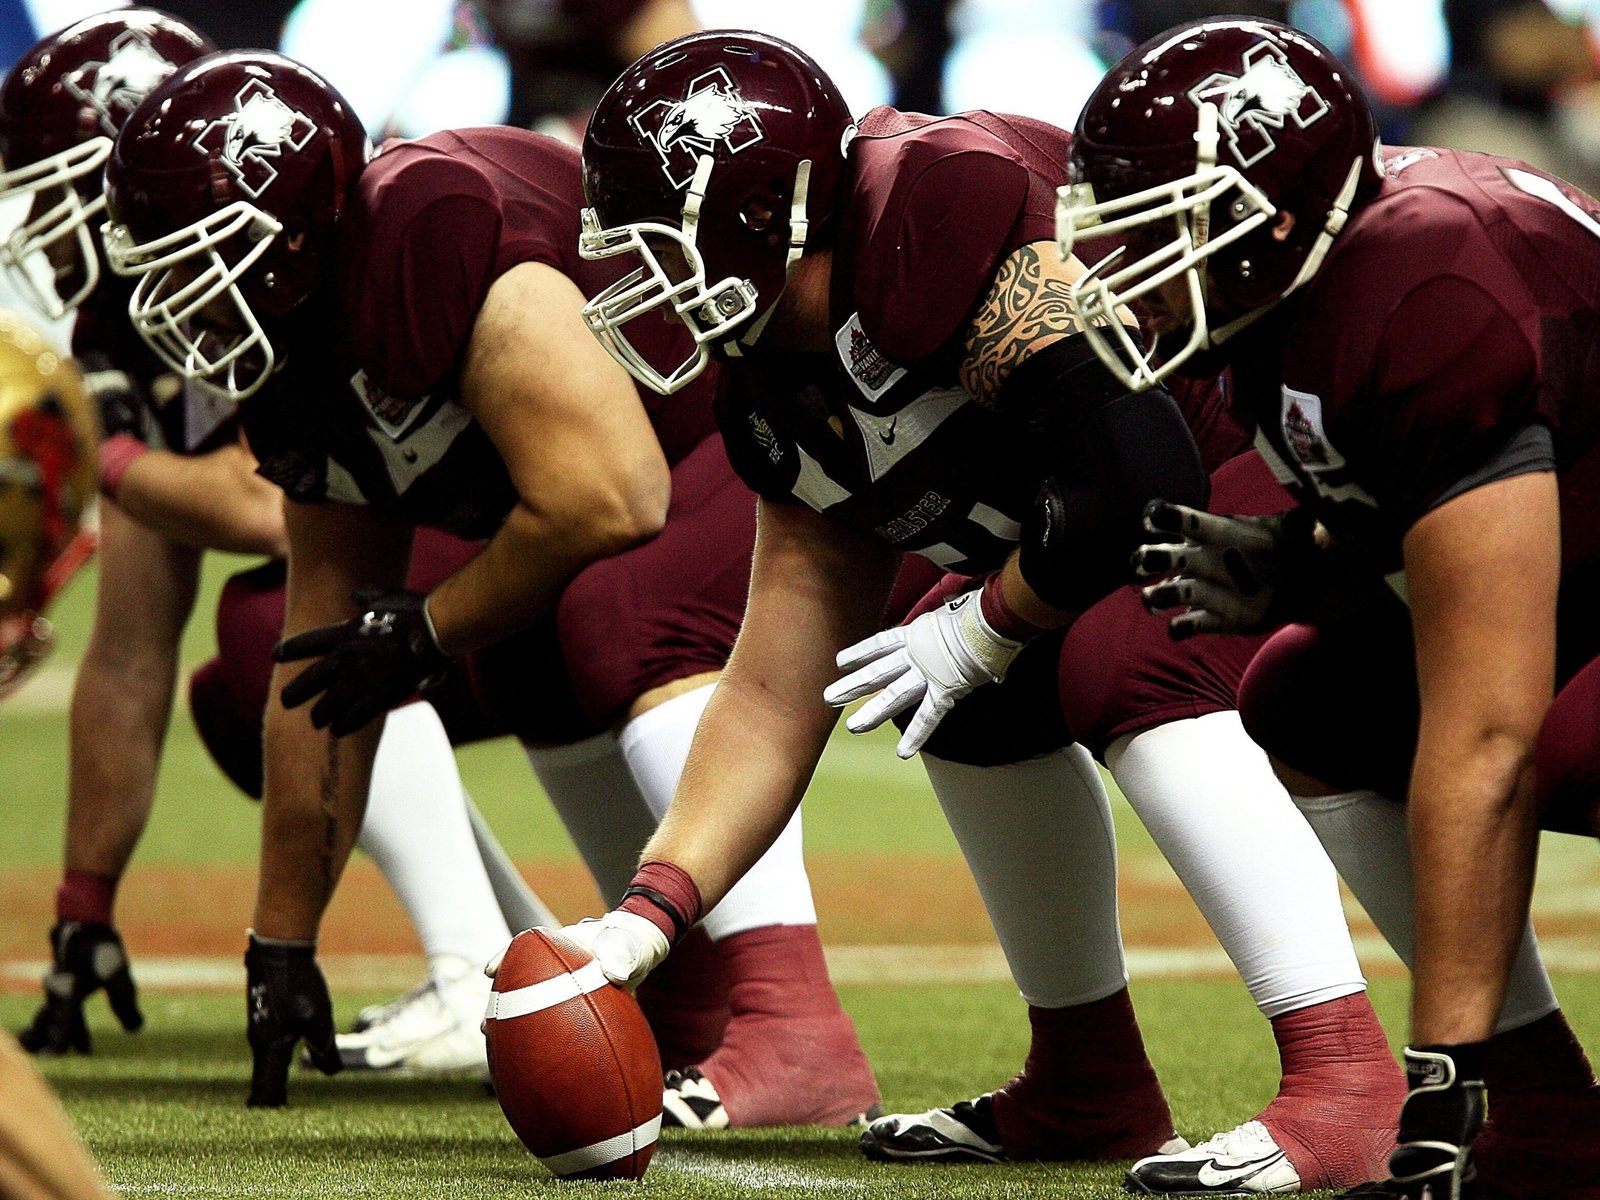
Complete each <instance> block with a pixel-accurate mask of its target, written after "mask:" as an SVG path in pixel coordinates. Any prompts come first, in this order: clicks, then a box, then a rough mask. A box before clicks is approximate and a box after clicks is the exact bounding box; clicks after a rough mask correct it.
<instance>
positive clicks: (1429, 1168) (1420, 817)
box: [1059, 20, 1600, 1196]
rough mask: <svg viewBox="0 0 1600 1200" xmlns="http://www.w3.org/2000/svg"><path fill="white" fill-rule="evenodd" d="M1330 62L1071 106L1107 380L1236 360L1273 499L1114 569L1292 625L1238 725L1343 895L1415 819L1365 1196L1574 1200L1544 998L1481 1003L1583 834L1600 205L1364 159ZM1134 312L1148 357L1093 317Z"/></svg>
mask: <svg viewBox="0 0 1600 1200" xmlns="http://www.w3.org/2000/svg"><path fill="white" fill-rule="evenodd" d="M1350 78H1351V77H1350V73H1349V72H1348V71H1347V70H1346V69H1345V68H1344V67H1343V66H1342V65H1341V64H1340V63H1339V61H1338V60H1337V59H1335V58H1334V57H1333V56H1332V55H1331V54H1330V53H1329V52H1328V51H1327V49H1326V48H1325V47H1323V46H1321V45H1320V44H1318V43H1317V42H1315V41H1314V40H1312V39H1310V38H1308V37H1306V36H1305V35H1303V34H1301V33H1298V32H1295V31H1293V30H1291V29H1288V28H1285V27H1283V26H1280V25H1276V24H1273V23H1269V22H1250V21H1239V20H1219V21H1215V22H1205V23H1199V24H1194V25H1188V26H1182V27H1179V28H1177V29H1174V30H1171V31H1169V32H1168V33H1166V34H1164V35H1163V36H1162V37H1160V38H1158V39H1156V40H1154V41H1152V42H1150V43H1148V44H1147V45H1145V46H1143V47H1141V48H1140V49H1138V50H1136V51H1134V52H1133V53H1131V54H1130V55H1129V56H1128V57H1127V58H1126V59H1124V60H1123V61H1122V62H1121V63H1120V64H1118V66H1117V67H1115V68H1114V69H1113V70H1112V71H1111V72H1110V73H1109V74H1108V76H1107V78H1106V80H1105V81H1104V82H1103V84H1102V85H1101V87H1100V88H1099V90H1098V91H1097V92H1096V93H1095V95H1094V96H1093V97H1092V98H1091V99H1090V101H1089V103H1088V104H1087V106H1086V107H1085V109H1084V111H1083V114H1082V117H1081V118H1080V122H1079V126H1078V130H1077V135H1076V137H1075V138H1074V141H1073V148H1072V179H1071V184H1070V186H1068V187H1067V188H1065V189H1064V190H1063V192H1062V193H1061V212H1060V221H1059V224H1060V233H1061V240H1062V246H1063V249H1066V250H1071V249H1073V248H1075V247H1077V246H1079V245H1080V244H1082V243H1083V242H1084V240H1085V239H1092V238H1095V237H1097V236H1109V235H1115V236H1117V237H1119V238H1121V239H1123V240H1125V241H1126V243H1127V244H1128V245H1129V247H1130V250H1129V252H1128V253H1126V254H1125V255H1123V256H1122V257H1120V258H1118V259H1116V260H1115V261H1114V262H1109V263H1108V265H1107V267H1106V269H1105V270H1103V271H1097V272H1095V273H1094V274H1092V275H1090V276H1088V277H1085V278H1082V279H1080V280H1078V281H1077V282H1076V283H1075V285H1074V289H1073V293H1072V300H1073V306H1074V309H1075V311H1076V312H1077V313H1078V316H1079V319H1080V320H1081V321H1082V322H1083V323H1084V325H1085V327H1086V328H1088V330H1089V333H1090V337H1091V342H1092V343H1093V345H1094V347H1095V349H1096V352H1097V353H1098V354H1099V355H1100V357H1101V358H1102V360H1103V361H1104V362H1105V363H1106V365H1107V366H1108V367H1109V368H1110V370H1111V371H1112V372H1113V373H1114V374H1115V375H1116V377H1117V378H1118V379H1119V380H1121V381H1122V383H1123V385H1124V386H1127V387H1130V388H1147V387H1151V386H1159V384H1160V383H1161V381H1162V380H1163V379H1168V378H1171V377H1173V376H1174V375H1175V374H1177V373H1181V372H1184V371H1190V370H1194V369H1195V368H1196V366H1197V364H1204V365H1203V366H1202V367H1201V368H1200V369H1202V370H1206V371H1209V370H1212V369H1214V366H1215V364H1216V363H1217V362H1220V361H1226V362H1228V363H1231V364H1232V368H1233V377H1234V379H1235V381H1236V383H1237V390H1238V399H1239V402H1240V405H1241V409H1242V411H1243V412H1244V413H1246V414H1247V415H1248V416H1249V418H1251V419H1252V420H1253V421H1254V422H1255V423H1256V426H1257V429H1258V444H1259V445H1261V447H1262V450H1263V453H1264V454H1265V455H1266V456H1267V457H1268V458H1269V459H1270V460H1271V461H1272V463H1273V465H1274V469H1275V470H1276V471H1277V472H1278V473H1279V474H1280V477H1281V478H1283V479H1284V480H1285V481H1286V482H1287V483H1288V485H1289V486H1290V487H1291V488H1292V489H1293V490H1294V492H1295V494H1296V496H1297V497H1298V498H1299V500H1300V503H1301V506H1302V507H1300V508H1297V509H1294V510H1290V511H1288V512H1287V513H1285V514H1281V515H1276V516H1270V517H1267V518H1264V519H1243V518H1230V517H1215V516H1208V515H1206V514H1200V513H1196V512H1194V511H1192V510H1191V509H1189V508H1186V507H1184V506H1182V505H1158V506H1156V507H1155V508H1154V509H1152V511H1151V514H1150V518H1149V522H1150V529H1151V532H1153V533H1155V534H1157V535H1158V540H1157V541H1155V542H1152V543H1151V544H1150V545H1148V546H1146V547H1145V548H1144V549H1143V550H1142V551H1141V552H1140V557H1141V561H1142V564H1143V568H1144V570H1145V571H1147V572H1149V573H1166V572H1169V571H1173V570H1176V571H1177V574H1176V576H1175V577H1173V578H1171V579H1167V580H1164V581H1162V582H1159V583H1156V584H1154V585H1152V586H1151V588H1150V590H1149V592H1148V596H1149V600H1150V603H1151V604H1152V605H1153V606H1154V607H1156V608H1158V609H1163V610H1165V609H1176V610H1178V612H1177V615H1175V616H1174V617H1173V620H1172V628H1173V632H1174V634H1175V635H1178V636H1187V635H1189V634H1192V633H1196V632H1200V631H1204V630H1216V629H1244V628H1260V627H1263V626H1265V625H1267V624H1270V623H1271V622H1273V621H1277V620H1282V619H1285V618H1289V619H1295V620H1297V621H1299V622H1302V623H1299V624H1294V625H1291V626H1289V627H1288V628H1286V629H1284V630H1283V631H1282V632H1280V633H1278V634H1276V635H1274V636H1273V638H1272V639H1271V640H1270V641H1269V642H1268V643H1267V644H1266V646H1265V647H1264V648H1263V650H1262V651H1261V653H1260V655H1259V656H1258V657H1257V659H1256V661H1255V662H1254V663H1252V665H1251V668H1250V673H1249V675H1248V676H1247V677H1246V679H1245V681H1244V685H1243V705H1244V711H1245V716H1246V720H1247V723H1248V724H1249V726H1250V727H1251V728H1252V729H1253V730H1254V731H1256V732H1257V733H1258V736H1259V737H1260V738H1261V740H1262V742H1263V744H1264V745H1265V746H1266V747H1267V748H1268V749H1269V750H1270V751H1271V752H1272V753H1273V754H1274V756H1275V757H1276V758H1278V759H1279V760H1280V761H1281V762H1282V763H1284V764H1285V767H1286V771H1292V772H1293V773H1294V775H1293V777H1294V778H1295V779H1296V780H1297V788H1298V789H1299V790H1303V791H1306V792H1308V793H1312V792H1319V793H1324V795H1323V796H1322V797H1321V798H1320V799H1319V800H1317V801H1316V802H1314V804H1313V805H1312V806H1311V807H1312V809H1313V810H1316V811H1317V813H1318V815H1314V816H1313V820H1317V821H1319V822H1321V823H1322V824H1319V828H1322V827H1323V826H1324V825H1325V826H1326V834H1325V836H1328V845H1329V848H1330V852H1331V853H1333V855H1334V857H1335V860H1336V861H1338V862H1339V863H1340V866H1341V868H1342V869H1344V870H1345V871H1346V875H1347V878H1349V879H1350V881H1351V884H1352V887H1353V888H1354V889H1355V890H1356V892H1357V894H1358V895H1362V893H1363V891H1364V890H1365V891H1367V892H1368V893H1369V894H1370V895H1372V899H1367V900H1366V902H1367V903H1368V904H1369V906H1371V905H1373V904H1374V903H1376V904H1379V905H1383V904H1384V903H1385V900H1386V897H1385V896H1384V895H1383V894H1381V893H1373V891H1372V889H1370V888H1366V889H1364V888H1363V887H1362V886H1361V885H1360V883H1359V882H1358V881H1359V879H1360V877H1361V875H1362V874H1363V873H1366V872H1370V860H1372V859H1374V858H1378V857H1389V858H1393V857H1395V856H1396V848H1395V846H1394V843H1395V842H1400V843H1401V845H1400V849H1401V850H1402V851H1403V849H1404V841H1403V839H1404V838H1405V837H1406V834H1407V833H1409V843H1410V852H1411V857H1412V860H1413V862H1414V869H1415V877H1414V891H1415V906H1414V913H1413V912H1412V911H1411V906H1410V904H1409V902H1407V903H1406V904H1405V905H1404V906H1403V908H1402V910H1401V911H1399V912H1397V913H1395V914H1394V916H1395V917H1397V918H1400V920H1398V921H1397V923H1398V924H1399V925H1400V926H1401V933H1402V935H1403V937H1402V945H1401V949H1402V952H1403V953H1405V954H1406V956H1407V957H1408V959H1409V961H1410V962H1411V966H1412V972H1413V990H1412V1006H1411V1028H1410V1045H1409V1047H1408V1048H1407V1050H1406V1052H1405V1060H1406V1061H1405V1065H1406V1069H1407V1074H1408V1076H1409V1079H1410V1083H1411V1091H1410V1094H1409V1095H1408V1097H1407V1099H1406V1101H1405V1104H1404V1107H1403V1108H1402V1109H1401V1112H1400V1120H1399V1146H1398V1148H1397V1150H1396V1152H1395V1154H1394V1156H1393V1158H1392V1159H1391V1160H1390V1164H1389V1169H1390V1178H1389V1179H1388V1181H1387V1182H1386V1183H1385V1184H1383V1185H1382V1186H1383V1187H1384V1188H1386V1189H1387V1194H1402V1195H1407V1196H1444V1195H1449V1196H1454V1195H1458V1194H1462V1189H1463V1188H1469V1189H1470V1187H1471V1186H1472V1184H1471V1182H1470V1181H1471V1180H1472V1178H1473V1175H1474V1169H1475V1168H1474V1161H1473V1160H1474V1158H1476V1174H1477V1177H1478V1178H1479V1180H1480V1181H1481V1183H1482V1186H1483V1189H1484V1192H1485V1194H1492V1195H1495V1196H1501V1195H1582V1196H1596V1195H1600V1088H1597V1086H1596V1084H1595V1080H1594V1075H1593V1073H1592V1071H1591V1070H1590V1068H1589V1064H1588V1062H1587V1060H1586V1059H1585V1057H1584V1054H1583V1051H1582V1049H1581V1048H1580V1047H1579V1046H1578V1044H1577V1042H1576V1041H1575V1040H1574V1039H1573V1037H1572V1036H1571V1033H1570V1031H1569V1030H1568V1029H1567V1027H1566V1025H1565V1023H1564V1021H1563V1020H1562V1018H1561V1014H1560V1013H1559V1012H1558V1011H1556V1012H1549V1013H1547V1014H1543V1015H1541V1016H1540V1017H1539V1019H1537V1020H1526V1019H1524V1020H1521V1021H1516V1020H1508V1011H1507V1010H1508V1007H1509V1005H1508V1001H1507V996H1508V975H1509V973H1510V971H1511V969H1512V964H1513V962H1514V960H1516V958H1517V956H1518V954H1519V946H1522V947H1526V945H1527V935H1526V930H1527V927H1528V907H1529V894H1530V889H1531V886H1532V882H1533V873H1534V864H1535V859H1536V852H1537V836H1538V827H1539V825H1540V824H1541V822H1542V823H1544V824H1545V825H1547V826H1548V827H1551V828H1560V829H1568V830H1574V831H1580V832H1583V833H1590V834H1592V833H1594V832H1596V829H1597V826H1596V821H1595V815H1594V813H1595V810H1594V789H1593V784H1592V780H1593V778H1594V766H1593V764H1594V763H1595V761H1596V758H1595V754H1594V752H1595V749H1596V745H1595V740H1594V737H1593V734H1592V730H1593V728H1594V721H1593V712H1594V710H1593V707H1592V702H1593V696H1594V692H1593V683H1592V679H1593V676H1594V670H1595V669H1594V667H1593V666H1592V664H1593V662H1594V660H1595V655H1596V652H1597V650H1600V645H1597V644H1596V641H1595V637H1594V632H1593V631H1594V623H1593V622H1592V621H1590V620H1588V619H1587V616H1586V614H1584V613H1583V606H1584V605H1585V603H1586V601H1587V598H1588V596H1589V594H1590V592H1591V589H1590V587H1589V586H1588V582H1587V581H1588V580H1590V579H1592V578H1593V577H1594V572H1595V570H1596V568H1597V566H1600V540H1597V538H1596V534H1595V523H1594V521H1593V520H1592V518H1591V516H1590V514H1591V511H1592V504H1593V499H1592V497H1593V493H1594V489H1595V486H1596V484H1595V478H1596V472H1597V470H1600V467H1597V465H1596V464H1597V463H1600V455H1597V453H1596V442H1595V436H1594V430H1595V428H1596V426H1595V422H1594V420H1593V419H1592V417H1591V415H1590V414H1591V412H1592V409H1593V405H1594V395H1595V393H1596V389H1597V387H1600V377H1597V374H1600V368H1597V367H1596V365H1595V359H1594V355H1593V349H1592V347H1593V343H1594V328H1595V322H1596V317H1595V313H1596V310H1597V302H1600V282H1597V281H1600V224H1597V223H1596V219H1595V214H1596V212H1597V209H1600V206H1597V205H1596V203H1595V201H1594V200H1593V199H1591V198H1590V197H1588V196H1585V195H1584V194H1583V193H1582V192H1580V191H1578V190H1577V189H1575V188H1573V187H1572V186H1571V185H1569V184H1567V183H1565V182H1564V181H1562V180H1560V179H1556V178H1554V177H1552V176H1551V175H1549V174H1547V173H1545V172H1543V171H1539V170H1537V169H1534V168H1532V167H1529V166H1527V165H1526V164H1524V163H1521V162H1517V161H1514V160H1511V159H1505V158H1498V157H1494V156H1489V155H1482V154H1472V153H1465V152H1460V151H1455V150H1448V149H1442V148H1436V147H1394V148H1389V149H1383V148H1381V147H1380V146H1379V144H1378V141H1377V137H1376V132H1375V129H1374V124H1373V118H1372V114H1371V111H1370V109H1369V107H1368V104H1367V102H1366V100H1365V99H1364V97H1363V96H1362V95H1361V94H1360V93H1359V91H1358V90H1356V89H1355V87H1354V86H1353V85H1352V84H1351V82H1350ZM1130 302H1131V303H1133V304H1135V305H1137V306H1139V307H1141V308H1142V310H1143V312H1144V314H1145V315H1146V317H1147V318H1148V319H1149V320H1150V321H1151V322H1153V324H1154V326H1155V329H1156V330H1157V332H1158V334H1159V336H1158V338H1157V340H1156V344H1155V348H1154V352H1151V351H1147V350H1146V349H1145V348H1144V347H1142V346H1139V345H1137V344H1135V343H1134V342H1132V341H1131V340H1130V339H1127V338H1123V337H1120V336H1118V335H1117V333H1116V330H1115V329H1114V328H1112V327H1108V326H1106V325H1105V324H1104V320H1105V317H1106V316H1107V315H1108V314H1109V313H1111V312H1112V311H1114V310H1116V309H1117V308H1119V307H1120V306H1122V305H1124V304H1127V303H1130ZM1552 697H1554V703H1553V704H1552ZM1350 789H1371V790H1364V791H1363V790H1350ZM1385 794H1387V795H1389V796H1397V797H1404V798H1405V799H1406V800H1407V805H1408V807H1407V809H1406V811H1405V812H1404V813H1403V814H1400V813H1399V811H1398V809H1396V808H1395V806H1393V805H1390V804H1388V803H1387V802H1386V801H1384V799H1383V795H1385ZM1330 796H1331V797H1332V800H1331V801H1330V799H1329V797H1330ZM1363 899H1366V897H1363ZM1406 900H1407V901H1409V894H1408V895H1407V896H1406ZM1389 907H1391V909H1393V908H1394V907H1395V904H1394V902H1393V901H1389ZM1375 911H1376V910H1375ZM1412 921H1414V926H1415V943H1414V947H1413V946H1411V945H1407V944H1405V939H1408V938H1409V937H1410V935H1411V930H1410V928H1409V927H1408V926H1409V925H1410V924H1411V923H1412ZM1552 1007H1553V1005H1552ZM1486 1085H1487V1091H1488V1093H1489V1094H1491V1095H1492V1096H1493V1119H1492V1121H1491V1122H1489V1123H1488V1124H1487V1125H1485V1123H1484V1122H1485V1093H1486ZM1480 1130H1481V1131H1482V1136H1481V1137H1478V1138H1477V1143H1476V1148H1475V1149H1474V1138H1475V1137H1476V1136H1477V1135H1478V1134H1479V1131H1480Z"/></svg>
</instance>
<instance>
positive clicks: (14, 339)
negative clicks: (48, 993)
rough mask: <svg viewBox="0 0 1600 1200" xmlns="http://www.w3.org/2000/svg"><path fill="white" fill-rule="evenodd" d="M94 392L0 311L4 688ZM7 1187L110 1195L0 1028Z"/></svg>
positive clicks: (68, 541) (81, 471)
mask: <svg viewBox="0 0 1600 1200" xmlns="http://www.w3.org/2000/svg"><path fill="white" fill-rule="evenodd" d="M98 439H99V430H98V428H97V422H96V419H95V411H94V401H93V400H92V399H91V397H90V395H89V391H88V389H87V388H86V387H85V386H84V382H83V378H82V376H81V375H80V373H79V371H78V369H77V367H76V365H75V364H73V363H72V362H70V361H67V360H64V359H62V357H61V356H60V355H59V354H57V353H56V352H55V351H54V350H52V349H51V348H50V347H49V346H48V345H47V344H46V343H45V341H44V339H43V338H41V337H40V336H39V335H38V333H37V332H36V331H35V330H33V329H32V328H30V327H29V326H28V325H27V324H26V323H25V322H24V321H23V320H22V319H21V318H20V317H19V316H17V314H15V313H12V312H6V311H0V697H3V696H5V695H6V694H8V693H9V692H10V691H12V690H14V689H15V688H16V687H17V686H18V685H19V684H20V683H21V682H22V680H23V679H24V678H25V677H26V675H27V672H28V671H29V670H30V669H31V668H32V667H34V666H35V665H37V664H38V662H39V660H40V658H41V656H42V654H43V653H44V652H45V650H47V649H48V647H49V644H50V641H51V631H50V627H49V622H48V621H47V620H46V619H45V617H44V616H43V611H44V609H45V607H46V606H47V605H48V604H49V602H50V599H51V597H52V596H54V594H55V593H56V592H57V591H59V590H60V587H61V585H62V583H63V582H64V581H65V580H66V579H67V578H70V577H71V575H72V573H73V571H74V570H76V569H77V567H79V566H81V565H82V564H83V563H84V562H85V560H86V558H87V551H86V548H91V549H92V546H93V538H92V535H89V534H87V533H86V532H85V531H84V530H83V529H82V528H81V526H80V521H81V519H82V517H83V514H84V509H85V507H86V506H87V505H88V503H89V501H90V500H91V499H92V498H93V497H94V491H95V461H94V455H95V443H96V442H97V441H98ZM0 1094H4V1095H5V1097H6V1103H5V1105H4V1111H3V1112H0V1188H3V1189H4V1190H5V1192H6V1193H7V1194H8V1195H18V1196H38V1197H44V1198H48V1200H110V1197H111V1196H112V1193H111V1191H110V1190H109V1189H108V1188H107V1187H106V1185H105V1182H104V1180H102V1179H101V1178H100V1175H99V1173H98V1172H97V1171H96V1170H95V1166H94V1163H93V1161H92V1160H91V1159H90V1158H89V1156H88V1154H87V1153H86V1152H85V1151H84V1148H83V1145H82V1143H81V1142H79V1140H78V1138H77V1135H76V1134H75V1133H74V1132H73V1130H72V1126H71V1125H70V1124H69V1123H68V1121H67V1117H66V1114H65V1113H63V1112H62V1111H61V1105H60V1103H59V1102H58V1101H57V1100H56V1097H55V1095H54V1093H52V1092H51V1091H50V1088H49V1086H48V1085H47V1084H46V1083H45V1081H44V1080H43V1078H41V1077H40V1075H39V1073H38V1071H37V1070H35V1069H34V1067H33V1064H32V1063H30V1062H29V1061H28V1058H27V1056H26V1055H24V1054H23V1053H22V1051H21V1050H19V1049H18V1048H17V1044H16V1042H15V1041H13V1040H12V1038H11V1036H10V1035H9V1034H0Z"/></svg>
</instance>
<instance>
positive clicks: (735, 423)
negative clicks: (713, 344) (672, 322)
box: [714, 367, 800, 504]
mask: <svg viewBox="0 0 1600 1200" xmlns="http://www.w3.org/2000/svg"><path fill="white" fill-rule="evenodd" d="M764 409H765V405H764V404H763V403H762V401H761V399H760V389H759V387H758V385H757V384H756V382H755V380H754V378H753V376H752V375H751V374H750V373H749V372H745V371H741V370H739V369H738V368H737V367H731V368H724V369H723V370H722V372H721V374H720V375H719V377H718V379H717V394H716V400H715V403H714V410H715V412H716V418H717V428H718V430H719V431H720V432H721V434H722V444H723V447H724V448H725V449H726V450H727V452H728V462H729V463H730V464H731V465H732V467H733V470H734V474H736V475H738V476H739V478H740V479H741V480H743V481H744V485H745V486H746V487H748V488H749V489H750V490H751V491H752V492H754V493H755V494H756V495H758V496H760V497H761V498H762V499H763V500H773V501H776V502H778V503H784V504H794V503H799V501H798V500H796V499H795V495H794V492H793V490H792V489H793V487H794V482H795V479H796V478H797V477H798V475H799V471H800V464H799V457H798V453H797V449H796V447H795V446H794V445H793V443H791V442H790V441H789V440H788V439H786V438H784V437H783V436H782V434H780V432H779V430H778V427H776V426H774V425H773V424H772V423H771V422H770V421H769V420H768V419H767V415H766V413H765V411H764Z"/></svg>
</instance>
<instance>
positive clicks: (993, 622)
mask: <svg viewBox="0 0 1600 1200" xmlns="http://www.w3.org/2000/svg"><path fill="white" fill-rule="evenodd" d="M1000 576H1001V572H999V571H996V572H994V573H993V574H992V575H990V576H989V578H987V579H985V580H984V581H983V591H982V593H981V594H980V596H979V602H980V604H981V605H982V608H983V619H984V620H985V621H987V622H988V623H989V628H990V629H992V630H994V631H995V632H996V633H998V634H999V635H1000V636H1001V637H1003V638H1007V639H1009V640H1010V641H1013V642H1026V641H1028V640H1029V639H1030V638H1036V637H1038V636H1039V635H1040V634H1041V633H1043V632H1044V631H1045V630H1044V627H1043V626H1042V625H1035V624H1034V623H1033V622H1032V621H1030V620H1028V619H1027V618H1026V617H1024V616H1021V615H1019V614H1018V613H1017V610H1016V609H1014V608H1012V607H1011V605H1010V604H1009V603H1007V602H1006V593H1005V588H1003V587H1002V586H1001V584H1000Z"/></svg>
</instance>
